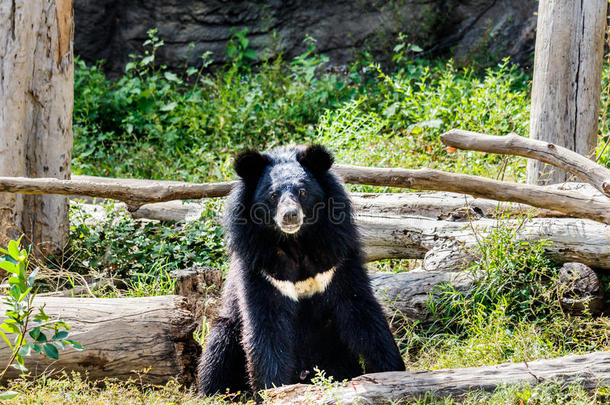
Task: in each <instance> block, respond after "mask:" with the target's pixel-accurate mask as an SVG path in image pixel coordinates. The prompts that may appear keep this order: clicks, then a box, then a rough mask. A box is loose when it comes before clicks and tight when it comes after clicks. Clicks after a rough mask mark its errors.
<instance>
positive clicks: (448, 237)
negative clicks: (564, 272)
mask: <svg viewBox="0 0 610 405" xmlns="http://www.w3.org/2000/svg"><path fill="white" fill-rule="evenodd" d="M405 195H409V194H405ZM386 198H388V199H390V200H391V199H392V198H391V197H381V198H380V199H381V200H384V199H386ZM456 199H459V198H456ZM364 200H366V198H364ZM396 201H402V202H403V203H404V205H401V204H398V205H396V207H397V208H396V209H397V210H399V211H400V210H402V209H403V207H404V209H405V211H406V210H408V209H409V207H408V204H409V201H411V199H410V198H408V197H407V198H404V199H403V197H402V195H400V196H399V197H398V198H396ZM365 204H366V203H365ZM450 204H451V203H450ZM355 205H358V203H356V204H355ZM426 205H427V203H426ZM456 206H457V204H456ZM83 207H84V208H85V209H86V210H87V211H89V212H91V213H95V215H97V216H96V219H95V220H99V221H103V220H104V218H105V217H104V215H105V211H103V210H102V209H100V207H99V206H94V205H83ZM145 207H146V206H145ZM164 207H167V205H165V204H162V205H160V206H158V208H157V206H155V208H154V212H157V213H160V215H163V216H165V217H171V218H177V217H180V218H183V217H182V215H183V214H185V217H184V218H186V216H189V215H191V214H192V217H191V218H192V219H194V218H199V216H198V214H196V213H197V212H199V213H200V212H201V211H198V210H200V209H201V207H200V206H198V205H194V204H193V205H188V206H187V207H188V208H186V209H185V208H181V211H180V212H179V213H178V215H174V214H171V213H170V212H171V210H169V209H168V210H167V211H165V213H164V211H163V208H164ZM389 207H390V205H385V204H384V203H382V204H375V203H372V204H370V205H369V206H368V207H365V206H364V204H361V205H360V207H359V208H358V207H357V210H356V217H355V218H356V221H357V223H358V225H359V228H360V232H361V233H362V237H363V238H362V239H363V242H364V249H365V254H366V259H367V261H375V260H381V259H424V260H423V263H422V269H423V270H427V271H430V270H432V271H435V270H436V271H456V270H460V269H462V268H463V267H465V266H466V265H468V264H469V263H470V262H472V260H473V259H474V256H473V255H472V253H473V252H474V251H476V249H475V248H476V246H477V243H478V240H477V239H479V240H480V239H482V238H484V237H485V236H486V235H488V234H489V232H491V231H492V230H493V229H494V228H496V227H498V226H509V227H518V226H519V223H520V222H519V221H520V220H514V219H513V220H503V221H498V220H496V219H493V218H485V217H483V218H479V217H478V216H477V215H478V214H477V212H481V211H478V210H477V212H475V213H472V214H471V213H468V214H467V215H465V216H463V217H461V218H458V219H457V220H456V218H452V219H453V220H451V221H448V220H437V219H435V218H429V217H423V216H416V215H405V214H404V212H405V211H402V212H399V213H400V214H401V215H400V216H398V215H393V214H392V210H391V209H390V208H389ZM386 208H387V211H389V212H390V214H384V213H382V211H386ZM443 209H444V208H443ZM95 210H97V211H95ZM191 210H192V211H191ZM151 211H152V210H151ZM437 212H440V211H437ZM449 212H450V213H451V212H455V211H449ZM369 213H370V215H369ZM148 216H152V215H148ZM609 238H610V226H608V225H604V224H600V223H597V222H593V221H588V220H584V219H577V218H532V219H528V220H525V222H524V223H523V225H521V227H520V231H519V232H518V233H517V234H516V240H528V241H535V240H547V241H549V242H550V244H549V245H547V246H545V247H544V249H545V251H546V252H547V254H549V256H550V257H552V258H553V259H555V260H557V261H558V262H560V263H566V262H580V263H584V264H586V265H588V266H591V267H593V268H600V269H610V243H609V242H608V240H609Z"/></svg>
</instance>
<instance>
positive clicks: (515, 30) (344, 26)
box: [74, 0, 538, 74]
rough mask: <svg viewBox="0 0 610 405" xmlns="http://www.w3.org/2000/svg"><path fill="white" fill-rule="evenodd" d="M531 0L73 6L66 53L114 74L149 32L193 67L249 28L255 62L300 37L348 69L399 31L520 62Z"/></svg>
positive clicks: (528, 55) (174, 61) (382, 52)
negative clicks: (102, 64) (69, 46)
mask: <svg viewBox="0 0 610 405" xmlns="http://www.w3.org/2000/svg"><path fill="white" fill-rule="evenodd" d="M537 6H538V3H537V1H535V0H390V1H386V0H377V1H376V0H352V1H349V0H337V1H332V0H331V1H329V0H309V1H304V0H285V1H280V0H270V1H232V0H206V1H197V0H74V14H75V25H76V29H75V46H74V47H75V51H76V53H77V54H78V55H79V56H80V57H81V58H82V59H84V60H85V61H87V62H94V61H97V60H99V59H105V60H106V61H107V63H106V70H107V71H108V72H109V73H114V74H117V73H120V72H121V71H122V70H123V68H124V66H125V63H126V62H127V61H128V59H129V54H131V53H134V52H135V53H137V52H139V51H140V50H141V48H142V42H144V41H145V40H146V39H147V34H146V31H147V30H149V29H151V28H155V27H156V28H158V30H159V37H160V38H162V39H163V40H164V41H165V46H164V47H162V48H161V49H160V50H159V55H158V56H159V60H160V62H161V63H165V64H167V65H168V66H172V67H177V66H183V65H184V64H185V63H190V64H196V63H197V61H198V60H199V56H200V55H201V54H202V53H204V52H206V51H211V52H212V58H213V59H214V61H215V63H223V62H224V61H225V59H226V46H227V40H228V39H229V38H230V36H231V34H232V33H233V32H235V31H236V30H241V29H243V28H244V27H247V28H248V32H249V34H248V39H249V40H250V43H251V46H252V48H253V49H254V50H255V51H257V53H258V55H259V56H261V55H262V54H263V53H264V52H266V53H267V54H269V53H271V54H277V53H280V52H281V53H283V54H284V55H285V57H286V58H292V57H293V56H296V55H299V54H301V53H302V52H304V51H305V49H306V44H305V43H304V42H303V40H304V38H305V36H306V35H310V36H311V37H313V38H315V39H316V40H317V50H318V51H319V52H320V53H324V54H326V55H327V56H329V57H330V60H331V62H332V63H334V64H337V65H341V64H345V63H348V62H349V61H350V60H352V59H353V58H355V57H358V55H359V53H360V52H362V51H363V50H368V51H369V52H371V53H372V54H373V55H374V56H375V57H376V58H377V59H378V60H381V61H384V60H388V59H389V57H390V56H391V53H392V48H393V47H394V45H395V44H396V41H397V35H398V33H400V32H402V33H404V34H407V35H408V39H407V41H408V42H410V43H413V44H417V45H418V46H420V47H421V48H422V49H423V50H424V55H426V56H428V55H429V56H439V55H443V56H452V57H454V58H455V59H456V61H457V62H458V63H468V62H470V61H472V60H476V61H478V62H483V63H487V64H491V63H495V62H496V61H498V60H499V59H501V58H502V57H504V56H510V57H511V58H512V59H513V60H514V61H516V62H518V63H521V64H523V65H525V66H528V65H530V64H531V62H532V60H533V56H532V55H533V50H534V39H535V29H536V15H535V12H536V9H537Z"/></svg>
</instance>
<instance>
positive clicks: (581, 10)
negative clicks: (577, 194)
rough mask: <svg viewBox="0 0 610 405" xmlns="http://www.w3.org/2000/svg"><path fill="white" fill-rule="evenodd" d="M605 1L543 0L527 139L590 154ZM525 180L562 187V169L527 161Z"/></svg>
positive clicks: (594, 132)
mask: <svg viewBox="0 0 610 405" xmlns="http://www.w3.org/2000/svg"><path fill="white" fill-rule="evenodd" d="M607 8H608V2H607V1H606V0H587V1H566V0H541V1H540V4H539V6H538V24H537V32H536V50H535V52H534V54H535V58H534V79H533V83H532V107H531V113H530V138H532V139H539V140H542V141H547V142H551V143H554V144H557V145H561V146H564V147H566V148H568V149H571V150H573V151H575V152H576V153H580V154H581V155H584V156H591V154H592V152H593V151H594V149H595V144H596V141H597V121H598V119H599V108H600V102H599V100H600V94H601V71H602V59H603V55H604V33H605V27H606V12H607ZM527 172H528V182H529V183H532V184H535V183H539V184H548V183H561V182H563V181H566V180H567V175H566V173H565V172H564V171H563V170H560V169H555V168H553V167H550V166H546V165H544V164H543V163H540V162H539V161H536V160H530V161H529V162H528V170H527Z"/></svg>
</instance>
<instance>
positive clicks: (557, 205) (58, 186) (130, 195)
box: [0, 165, 610, 224]
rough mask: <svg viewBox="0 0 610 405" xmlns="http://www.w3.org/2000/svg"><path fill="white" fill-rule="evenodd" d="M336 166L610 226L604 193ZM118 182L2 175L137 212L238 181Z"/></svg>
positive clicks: (373, 181) (4, 185) (10, 183)
mask: <svg viewBox="0 0 610 405" xmlns="http://www.w3.org/2000/svg"><path fill="white" fill-rule="evenodd" d="M334 170H335V171H336V172H337V173H338V174H339V175H340V176H342V177H343V178H344V180H345V181H346V182H347V183H353V184H370V185H377V186H391V187H402V188H413V189H418V190H436V191H450V192H456V193H464V194H469V195H471V196H473V197H481V198H490V199H493V200H497V201H511V202H517V203H522V204H528V205H531V206H534V207H538V208H543V209H548V210H553V211H559V212H563V213H565V214H567V215H569V216H572V217H579V218H588V219H593V220H595V221H599V222H602V223H606V224H610V201H608V200H607V199H605V198H599V197H598V196H585V195H582V194H579V193H576V192H571V191H564V190H554V189H549V188H544V187H540V186H532V185H526V184H517V183H511V182H507V181H497V180H491V179H485V178H481V177H477V176H470V175H465V174H453V173H446V172H442V171H438V170H430V169H418V170H408V169H383V168H368V167H359V166H346V165H336V166H335V168H334ZM115 180H116V179H113V180H110V179H105V180H100V179H99V178H81V177H78V176H74V179H73V180H71V181H69V180H58V179H48V178H45V179H40V178H39V179H29V178H9V177H1V178H0V192H2V191H4V192H18V193H26V194H49V193H50V194H64V195H86V196H91V197H102V198H112V199H116V200H120V201H124V202H125V203H126V204H127V207H128V208H129V209H130V210H131V211H135V210H137V209H138V208H139V207H141V206H142V205H143V204H145V203H151V202H162V201H171V200H180V199H181V200H189V199H199V198H205V197H222V196H225V195H227V194H228V193H229V191H230V190H231V187H232V186H233V184H234V182H226V183H202V184H195V183H182V182H167V181H150V180H145V181H138V180H135V179H130V180H125V179H123V180H119V181H115Z"/></svg>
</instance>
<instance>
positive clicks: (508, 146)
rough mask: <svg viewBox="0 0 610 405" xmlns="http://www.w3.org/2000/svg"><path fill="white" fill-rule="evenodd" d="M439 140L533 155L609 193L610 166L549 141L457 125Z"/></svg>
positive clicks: (490, 151) (457, 146)
mask: <svg viewBox="0 0 610 405" xmlns="http://www.w3.org/2000/svg"><path fill="white" fill-rule="evenodd" d="M441 141H443V143H444V144H445V145H448V146H452V147H454V148H458V149H467V150H476V151H479V152H487V153H499V154H503V155H518V156H524V157H527V158H532V159H536V160H539V161H541V162H544V163H548V164H551V165H553V166H555V167H559V168H561V169H564V170H566V171H568V172H570V173H572V174H573V175H575V176H577V177H579V178H581V179H582V180H584V181H586V182H587V183H589V184H591V185H593V186H594V187H595V188H597V189H598V190H599V191H601V192H602V193H604V194H605V195H606V196H608V197H610V169H607V168H606V167H604V166H602V165H599V164H597V163H595V162H594V161H592V160H591V159H588V158H586V157H585V156H583V155H581V154H579V153H576V152H573V151H571V150H570V149H567V148H564V147H562V146H559V145H555V144H553V143H548V142H544V141H538V140H535V139H528V138H524V137H522V136H519V135H517V134H508V135H505V136H493V135H486V134H480V133H477V132H471V131H463V130H460V129H452V130H451V131H449V132H446V133H444V134H443V135H441Z"/></svg>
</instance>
